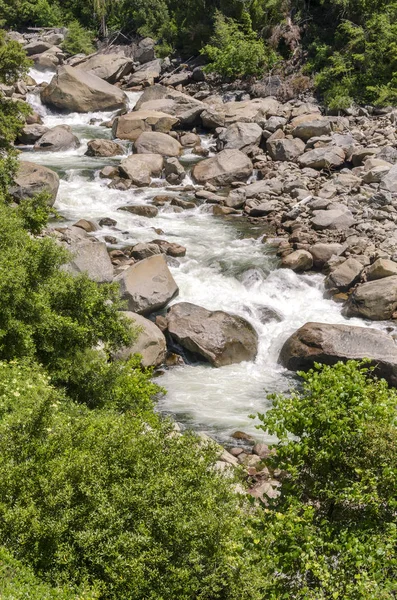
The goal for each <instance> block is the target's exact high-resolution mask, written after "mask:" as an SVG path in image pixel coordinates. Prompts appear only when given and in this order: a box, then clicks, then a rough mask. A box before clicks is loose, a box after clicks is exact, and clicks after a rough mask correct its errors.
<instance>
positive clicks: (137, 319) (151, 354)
mask: <svg viewBox="0 0 397 600" xmlns="http://www.w3.org/2000/svg"><path fill="white" fill-rule="evenodd" d="M122 314H123V315H124V316H126V317H127V318H128V319H129V320H130V321H131V324H132V326H133V327H139V328H140V332H139V333H138V337H137V339H136V341H135V342H134V343H133V344H132V345H131V346H124V347H123V348H121V349H120V350H119V351H118V352H117V353H116V355H115V358H117V359H120V358H121V359H126V358H129V357H130V356H133V355H134V354H140V355H141V356H142V366H143V367H158V366H159V365H161V364H162V363H163V362H164V360H165V356H166V353H167V344H166V341H165V337H164V334H163V333H162V332H161V331H160V329H159V328H158V327H157V325H155V323H153V321H149V319H145V317H142V315H138V314H137V313H133V312H129V311H126V312H123V313H122Z"/></svg>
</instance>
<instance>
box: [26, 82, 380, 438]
mask: <svg viewBox="0 0 397 600" xmlns="http://www.w3.org/2000/svg"><path fill="white" fill-rule="evenodd" d="M138 97H139V95H137V94H135V95H133V94H131V95H130V102H131V107H132V106H133V105H134V103H135V102H136V101H137V98H138ZM30 101H31V103H32V105H33V106H34V107H35V109H36V110H38V111H39V112H40V114H41V115H42V116H43V121H44V123H45V125H47V126H50V127H52V126H54V125H56V124H61V123H62V124H65V123H66V124H69V125H71V126H72V128H73V130H74V131H75V133H76V134H77V135H78V136H79V138H80V139H81V142H82V145H81V146H80V148H79V149H77V150H73V151H68V152H61V153H35V152H32V151H29V152H26V153H25V154H24V155H23V158H24V159H26V160H33V161H36V162H39V163H41V164H45V165H47V166H49V167H52V168H55V169H56V170H57V171H58V172H59V173H60V174H61V176H62V182H61V186H60V190H59V194H58V199H57V203H56V205H55V206H56V208H57V210H58V211H59V212H60V213H61V214H62V215H63V216H64V218H65V219H66V220H67V221H68V222H70V223H72V222H75V221H76V220H77V219H79V218H88V219H94V220H97V219H100V218H101V217H111V218H113V219H115V220H116V221H117V225H116V226H115V227H114V228H112V227H111V228H104V229H102V230H101V231H100V232H99V233H96V234H95V235H98V236H99V237H100V238H104V237H105V236H108V235H111V236H113V237H115V238H116V240H117V244H116V246H117V247H120V248H121V247H123V246H125V245H130V244H132V243H136V242H138V241H150V240H152V239H155V238H158V237H161V238H163V239H167V240H169V241H172V242H177V243H179V244H182V245H183V246H185V247H186V248H187V254H186V257H185V258H183V259H180V260H179V262H180V264H179V266H178V267H176V266H175V267H171V270H172V273H173V276H174V278H175V280H176V282H177V284H178V286H179V290H180V293H179V296H178V298H177V299H176V300H174V302H181V301H189V302H193V303H195V304H198V305H200V306H203V307H205V308H208V309H211V310H225V311H229V312H232V313H235V314H238V315H240V316H242V317H244V318H246V319H247V320H248V321H250V323H252V325H253V326H254V327H255V329H256V331H257V332H258V335H259V352H258V356H257V358H256V360H255V362H246V363H242V364H239V365H231V366H228V367H222V368H220V369H214V368H211V367H210V366H207V365H201V366H184V367H177V368H172V369H170V370H168V371H166V373H165V374H164V375H163V376H162V377H161V379H159V383H161V385H163V386H164V387H165V388H166V389H167V392H168V393H167V395H166V396H165V397H164V399H163V400H161V402H160V409H161V410H162V411H163V412H164V413H167V414H172V415H174V416H175V417H176V419H177V420H179V421H181V422H182V423H184V424H187V425H190V426H193V427H194V428H196V429H200V430H202V431H205V432H207V433H209V434H210V435H213V436H215V437H217V438H218V439H220V440H221V441H227V440H228V438H229V436H230V434H231V433H232V432H233V431H235V430H236V429H239V430H244V431H246V432H247V433H251V434H253V435H255V437H256V438H257V439H262V440H267V439H268V437H267V436H266V435H265V434H263V433H262V432H261V433H259V432H258V431H257V430H256V429H255V422H254V421H253V420H252V419H250V418H249V415H250V414H255V413H257V412H263V411H266V409H267V408H268V406H269V400H268V399H267V394H269V393H271V392H275V391H285V390H287V389H288V388H289V387H291V385H293V382H294V379H293V375H291V373H289V372H287V371H286V370H285V369H283V368H282V367H281V366H280V365H278V363H277V359H278V355H279V352H280V349H281V347H282V344H283V343H284V341H285V340H286V339H287V338H288V336H289V335H291V333H293V332H294V331H295V330H296V329H297V328H299V327H300V326H302V325H303V324H304V323H306V322H308V321H320V322H327V323H343V322H346V321H345V319H344V318H343V317H342V315H341V312H340V305H338V304H335V303H334V302H332V301H330V300H325V299H324V298H323V284H322V281H323V278H322V276H320V275H297V274H295V273H293V272H292V271H289V270H283V269H278V268H277V261H276V259H275V257H274V255H273V252H272V249H271V247H270V246H268V245H266V244H263V243H262V242H261V240H258V239H254V237H247V231H249V229H248V227H247V226H244V225H242V224H241V222H236V223H233V221H225V220H223V219H222V218H216V217H213V216H212V215H211V214H210V212H209V207H208V205H202V206H198V207H197V208H195V209H193V210H187V211H183V212H182V213H173V212H170V209H169V208H164V209H160V210H159V214H158V216H157V217H156V218H151V219H148V218H144V217H139V216H135V215H133V214H130V213H128V212H124V211H119V210H118V209H119V208H120V207H121V206H124V205H126V204H134V203H135V204H143V203H147V202H150V200H151V198H153V196H155V195H156V194H159V193H161V194H163V193H164V189H161V188H160V189H155V188H147V189H144V190H142V189H139V190H136V189H134V190H129V191H126V192H120V191H118V190H112V189H109V188H108V187H107V185H108V183H109V182H108V181H105V180H103V179H100V178H99V176H98V171H99V169H101V168H102V167H103V166H104V165H105V164H117V162H118V161H119V158H115V159H96V158H88V157H85V156H84V152H85V149H86V143H87V141H88V140H89V139H92V138H96V137H110V133H109V130H108V129H106V128H104V127H99V126H98V125H90V122H92V119H98V120H99V121H101V122H102V121H107V120H109V119H110V118H111V116H112V115H111V114H110V113H90V114H88V115H81V114H77V113H75V114H69V115H57V114H52V113H51V112H50V111H48V110H47V109H46V108H45V107H43V106H42V105H41V103H40V101H39V99H38V97H37V95H31V96H30ZM210 143H211V140H208V139H207V140H206V144H207V145H208V144H210ZM186 154H187V157H186V158H187V159H188V161H189V162H190V160H191V157H190V155H191V151H190V150H188V151H187V152H186ZM190 181H191V180H190ZM157 183H159V182H157ZM160 183H161V182H160ZM162 183H163V184H165V182H162ZM167 193H168V192H167ZM169 193H170V194H171V195H175V193H176V192H169ZM181 194H182V192H181ZM186 195H187V194H186V192H185V193H183V197H184V198H186ZM155 228H156V229H157V228H160V229H161V230H162V231H163V232H164V234H162V235H161V236H159V235H158V234H157V233H156V232H155V231H154V229H155ZM264 307H268V308H271V309H274V310H275V311H277V313H278V314H279V315H280V317H281V319H282V320H281V321H280V322H279V321H277V320H272V321H270V322H267V323H262V322H261V310H262V311H263V309H264ZM349 323H350V324H352V325H354V324H355V325H361V326H363V325H364V323H363V321H361V320H358V319H351V320H350V321H349ZM377 326H380V327H382V324H378V325H377Z"/></svg>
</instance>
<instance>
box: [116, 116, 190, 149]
mask: <svg viewBox="0 0 397 600" xmlns="http://www.w3.org/2000/svg"><path fill="white" fill-rule="evenodd" d="M178 123H179V121H178V119H177V118H176V117H173V116H172V115H167V114H166V113H164V112H160V111H155V110H139V111H135V112H130V113H128V114H126V115H122V116H121V117H116V119H115V120H114V122H113V127H112V135H113V137H115V138H118V139H120V140H130V141H132V142H135V140H137V139H138V138H139V136H140V135H141V133H143V132H144V131H159V132H160V133H168V132H169V131H171V129H172V128H173V127H174V125H177V124H178Z"/></svg>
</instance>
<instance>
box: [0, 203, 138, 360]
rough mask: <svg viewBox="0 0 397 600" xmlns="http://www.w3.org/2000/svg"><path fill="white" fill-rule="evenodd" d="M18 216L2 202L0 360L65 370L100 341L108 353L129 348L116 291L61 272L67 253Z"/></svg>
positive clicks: (81, 277) (126, 329)
mask: <svg viewBox="0 0 397 600" xmlns="http://www.w3.org/2000/svg"><path fill="white" fill-rule="evenodd" d="M23 207H24V204H23V205H22V210H25V208H23ZM19 213H20V211H19V210H18V211H15V210H13V209H12V208H11V207H9V206H6V205H4V204H3V205H2V204H1V203H0V271H1V273H2V276H1V278H0V359H6V360H9V359H13V358H21V357H24V356H29V357H32V358H35V359H37V360H38V361H40V363H41V364H43V365H45V366H46V367H47V368H49V369H50V370H52V371H53V372H54V371H56V370H57V369H59V370H61V371H65V370H67V365H69V366H71V365H72V364H75V362H76V356H78V355H79V356H80V355H81V353H82V352H84V351H85V350H90V349H91V348H93V347H95V346H96V345H98V343H99V342H101V343H102V344H103V345H104V350H105V352H106V351H107V350H111V349H112V348H115V347H118V346H120V345H121V344H125V343H129V342H130V341H131V339H132V333H131V332H130V328H129V326H128V324H127V321H126V320H125V319H124V318H123V316H122V315H121V313H120V312H119V309H120V307H121V304H120V299H119V291H118V287H117V286H116V285H98V284H96V283H95V282H93V281H90V280H89V279H88V278H87V277H86V276H84V275H83V276H77V277H74V276H72V275H70V274H68V273H66V272H64V271H62V270H60V267H61V266H62V265H63V264H64V263H66V262H68V260H69V255H68V253H67V252H66V251H65V250H63V249H62V248H60V247H59V246H58V245H57V244H56V243H55V242H54V241H53V240H52V239H50V238H48V237H47V238H43V239H35V238H32V237H31V235H29V233H28V231H27V230H26V229H25V227H26V211H25V213H24V214H23V215H22V216H23V219H21V216H20V214H19ZM29 218H31V216H30V217H29Z"/></svg>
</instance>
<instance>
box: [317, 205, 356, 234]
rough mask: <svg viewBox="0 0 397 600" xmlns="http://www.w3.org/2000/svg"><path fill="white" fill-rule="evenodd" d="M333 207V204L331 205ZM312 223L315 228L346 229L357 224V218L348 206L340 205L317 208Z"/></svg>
mask: <svg viewBox="0 0 397 600" xmlns="http://www.w3.org/2000/svg"><path fill="white" fill-rule="evenodd" d="M330 206H331V207H332V204H331V205H330ZM313 214H314V216H313V218H312V219H311V223H312V225H313V228H314V229H318V230H320V231H321V230H323V229H335V230H336V231H344V230H345V229H349V227H351V226H352V225H354V224H355V219H354V217H353V215H352V213H351V212H350V210H349V209H348V208H346V206H343V205H338V206H335V207H334V208H330V209H328V210H315V211H314V212H313Z"/></svg>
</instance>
